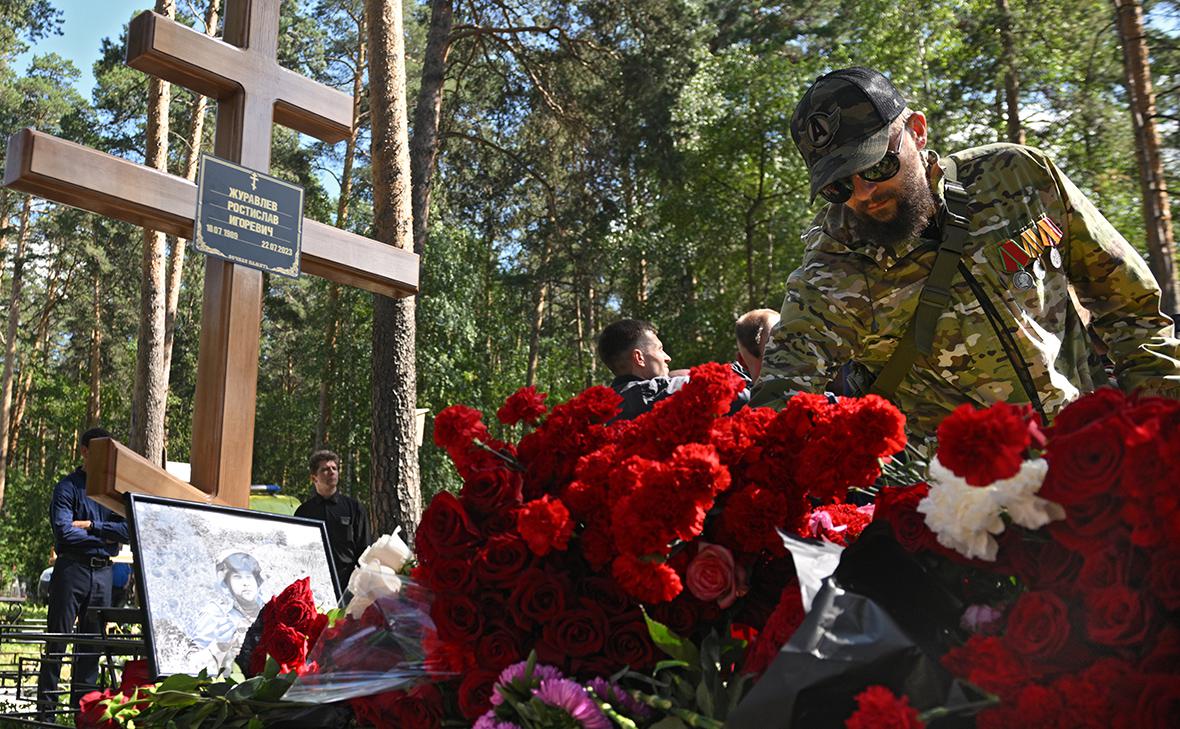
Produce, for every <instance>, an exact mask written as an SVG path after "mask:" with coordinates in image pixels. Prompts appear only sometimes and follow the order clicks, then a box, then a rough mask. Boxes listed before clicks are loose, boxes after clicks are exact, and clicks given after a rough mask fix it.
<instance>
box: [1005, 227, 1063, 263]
mask: <svg viewBox="0 0 1180 729" xmlns="http://www.w3.org/2000/svg"><path fill="white" fill-rule="evenodd" d="M1063 235H1064V234H1063V233H1062V232H1061V228H1058V227H1057V223H1054V222H1053V219H1052V218H1050V217H1049V216H1048V215H1045V214H1044V213H1042V214H1041V216H1040V217H1039V218H1037V219H1036V220H1034V221H1032V222H1030V223H1029V224H1028V225H1026V226H1024V227H1023V228H1021V229H1020V232H1019V233H1018V234H1016V236H1015V237H1012V238H1009V239H1008V240H1006V241H1002V242H1001V243H1000V244H999V250H1000V266H1001V267H1002V268H1003V269H1004V273H1016V272H1017V271H1019V270H1021V269H1023V268H1024V267H1025V266H1027V265H1028V264H1029V263H1030V262H1032V261H1033V260H1034V259H1036V258H1039V257H1040V256H1041V254H1042V253H1044V252H1045V251H1047V250H1052V249H1055V248H1057V246H1058V245H1059V244H1060V243H1061V239H1062V237H1063Z"/></svg>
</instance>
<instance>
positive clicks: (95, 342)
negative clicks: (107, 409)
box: [86, 266, 102, 428]
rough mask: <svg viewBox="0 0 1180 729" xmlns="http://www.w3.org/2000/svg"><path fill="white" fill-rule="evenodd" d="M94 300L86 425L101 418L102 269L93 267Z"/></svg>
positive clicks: (91, 314) (97, 421) (95, 422)
mask: <svg viewBox="0 0 1180 729" xmlns="http://www.w3.org/2000/svg"><path fill="white" fill-rule="evenodd" d="M93 284H94V289H93V290H94V301H92V302H91V309H90V317H91V322H90V325H91V326H90V388H89V391H90V395H89V397H87V399H86V427H87V428H93V427H96V426H97V425H98V423H99V421H100V420H101V419H102V271H100V270H99V268H98V266H95V268H94V282H93Z"/></svg>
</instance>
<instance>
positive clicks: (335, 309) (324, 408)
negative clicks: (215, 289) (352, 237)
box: [315, 14, 367, 448]
mask: <svg viewBox="0 0 1180 729" xmlns="http://www.w3.org/2000/svg"><path fill="white" fill-rule="evenodd" d="M366 50H367V48H366V43H365V24H364V15H363V14H362V16H361V21H360V24H359V27H358V28H357V46H356V54H355V55H354V56H353V76H352V134H351V135H349V137H348V139H347V140H346V141H345V144H344V169H343V170H342V171H341V175H340V199H339V200H338V201H337V203H336V227H337V228H343V227H345V226H346V225H348V206H349V202H350V201H351V200H350V199H351V197H352V168H353V165H354V164H355V160H356V142H357V134H358V133H359V132H360V121H361V94H362V93H363V92H364V77H365V55H366ZM339 332H340V286H339V285H338V284H337V283H336V282H334V281H333V282H332V283H330V284H328V326H327V331H326V332H325V336H326V345H327V346H326V349H327V352H326V353H325V356H324V368H323V372H322V373H321V375H320V403H319V405H320V407H319V418H318V420H317V421H316V434H315V442H316V448H324V447H326V446H327V444H328V443H329V442H331V439H332V402H333V393H332V388H333V385H334V384H335V382H336V357H337V349H338V341H337V340H338V339H339Z"/></svg>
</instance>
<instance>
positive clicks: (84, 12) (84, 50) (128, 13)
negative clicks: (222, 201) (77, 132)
mask: <svg viewBox="0 0 1180 729" xmlns="http://www.w3.org/2000/svg"><path fill="white" fill-rule="evenodd" d="M182 2H183V0H182ZM53 5H54V7H56V8H58V9H59V10H61V11H62V19H63V22H62V25H61V30H62V34H61V35H55V36H51V37H49V38H45V39H43V40H42V41H41V42H40V43H38V44H37V46H36V47H35V48H32V49H30V50H29V51H28V52H26V53H22V54H21V55H19V56H17V58H16V64H15V66H16V68H18V69H21V70H24V69H25V68H27V67H28V65H29V60H30V59H31V58H32V57H33V55H34V54H36V53H49V52H53V53H57V54H58V55H61V56H64V57H65V58H68V59H70V60H71V61H73V62H74V65H75V66H77V67H78V70H79V71H81V72H82V78H81V80H80V81H79V83H78V91H80V92H81V93H82V95H83V96H85V97H86V98H88V99H89V98H90V91H91V89H93V88H94V76H93V75H92V74H91V72H90V71H91V66H93V65H94V62H95V61H97V60H98V49H99V44H100V43H101V42H102V39H103V38H111V39H112V40H115V39H118V37H119V33H121V32H122V31H123V25H124V24H126V23H127V22H128V21H130V20H131V18H132V17H134V16H135V14H136V13H138V12H139V11H141V10H150V9H151V8H152V7H153V5H154V3H153V2H151V0H54V2H53Z"/></svg>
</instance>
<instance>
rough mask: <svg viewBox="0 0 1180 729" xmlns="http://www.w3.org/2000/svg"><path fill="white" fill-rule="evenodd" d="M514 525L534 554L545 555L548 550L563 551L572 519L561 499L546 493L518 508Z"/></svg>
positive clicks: (571, 527) (572, 526)
mask: <svg viewBox="0 0 1180 729" xmlns="http://www.w3.org/2000/svg"><path fill="white" fill-rule="evenodd" d="M516 529H517V531H519V532H520V536H522V537H524V540H525V541H526V542H528V545H529V549H531V550H533V554H535V555H537V556H538V557H544V556H545V555H547V554H549V552H550V551H554V550H556V551H559V552H563V551H565V549H566V547H568V546H569V541H570V536H571V535H572V534H573V533H574V523H573V522H572V521H570V512H569V509H566V508H565V504H563V503H562V502H561V499H554V498H551V497H550V496H548V495H545V496H542V497H541V498H539V499H537V500H536V501H530V502H529V503H527V504H525V505H524V506H522V507H521V508H520V511H519V512H517V515H516Z"/></svg>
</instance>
